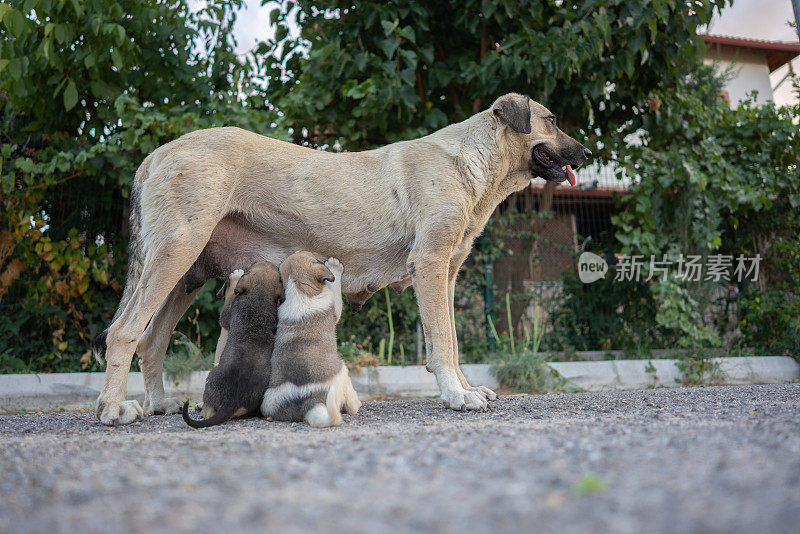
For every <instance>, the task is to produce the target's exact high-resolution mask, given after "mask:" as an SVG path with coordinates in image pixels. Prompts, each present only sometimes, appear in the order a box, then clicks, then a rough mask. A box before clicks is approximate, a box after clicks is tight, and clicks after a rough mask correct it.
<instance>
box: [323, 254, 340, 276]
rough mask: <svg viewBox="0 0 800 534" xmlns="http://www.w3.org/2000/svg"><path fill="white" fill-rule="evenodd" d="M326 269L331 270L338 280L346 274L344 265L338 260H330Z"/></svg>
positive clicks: (326, 264) (326, 263)
mask: <svg viewBox="0 0 800 534" xmlns="http://www.w3.org/2000/svg"><path fill="white" fill-rule="evenodd" d="M325 267H327V268H328V269H330V270H331V272H332V273H333V274H334V275H336V277H337V278H338V277H339V276H341V274H342V273H343V272H344V265H342V262H340V261H339V260H337V259H336V258H328V260H327V261H326V262H325Z"/></svg>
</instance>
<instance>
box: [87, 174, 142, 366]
mask: <svg viewBox="0 0 800 534" xmlns="http://www.w3.org/2000/svg"><path fill="white" fill-rule="evenodd" d="M148 167H149V162H148V161H147V159H146V160H145V161H144V162H143V163H142V164H141V165H140V166H139V169H138V170H137V171H136V180H135V181H134V185H133V188H132V189H131V196H130V205H131V214H130V218H129V219H128V228H129V235H130V240H129V241H128V270H127V275H126V277H125V289H124V290H123V291H122V298H121V299H120V301H119V306H117V311H116V313H115V314H114V318H113V319H112V320H111V323H112V324H113V323H114V321H116V320H117V317H119V315H120V314H121V313H122V311H123V310H124V309H125V306H126V305H127V304H128V301H129V300H130V299H131V296H132V295H133V291H134V290H135V289H136V285H137V284H138V283H139V278H141V276H142V268H143V266H144V258H145V253H146V251H145V250H144V247H143V243H142V240H143V238H144V236H143V235H142V207H141V203H140V202H139V196H140V193H139V189H140V188H141V183H142V182H143V181H144V180H145V179H146V178H147V168H148ZM107 336H108V328H106V329H105V330H103V332H101V333H100V335H98V336H97V337H96V338H95V339H94V343H93V344H92V349H93V352H94V358H95V360H97V363H99V364H100V365H104V363H105V357H106V348H107V344H106V337H107Z"/></svg>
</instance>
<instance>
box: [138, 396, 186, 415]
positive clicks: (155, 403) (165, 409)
mask: <svg viewBox="0 0 800 534" xmlns="http://www.w3.org/2000/svg"><path fill="white" fill-rule="evenodd" d="M182 410H183V404H182V403H181V402H179V401H178V399H175V398H173V397H161V398H160V399H149V398H148V399H145V400H144V413H145V415H171V414H174V413H181V411H182Z"/></svg>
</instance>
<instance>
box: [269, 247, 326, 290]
mask: <svg viewBox="0 0 800 534" xmlns="http://www.w3.org/2000/svg"><path fill="white" fill-rule="evenodd" d="M280 270H281V278H282V279H283V283H284V284H286V285H288V284H289V280H291V281H292V282H293V283H294V286H295V287H296V288H297V289H298V291H301V292H302V293H304V294H305V295H307V296H309V297H313V296H314V295H319V294H320V292H322V290H323V289H324V288H325V282H333V281H335V280H336V277H335V276H334V274H333V273H332V272H331V270H330V269H328V268H327V267H326V266H325V262H323V261H321V260H320V259H319V258H317V257H316V256H315V255H314V254H313V253H311V252H308V251H301V252H295V253H294V254H292V255H291V256H289V257H288V258H286V259H285V260H283V263H281V269H280Z"/></svg>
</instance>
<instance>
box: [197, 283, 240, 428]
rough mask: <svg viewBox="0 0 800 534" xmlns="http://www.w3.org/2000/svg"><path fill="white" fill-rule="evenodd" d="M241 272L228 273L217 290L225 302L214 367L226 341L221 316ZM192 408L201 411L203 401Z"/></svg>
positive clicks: (225, 331)
mask: <svg viewBox="0 0 800 534" xmlns="http://www.w3.org/2000/svg"><path fill="white" fill-rule="evenodd" d="M243 274H244V271H243V270H241V269H236V270H235V271H233V272H232V273H231V274H230V275H228V279H227V280H225V283H224V284H223V285H222V288H221V289H220V290H219V291H217V298H218V299H225V304H223V305H222V312H221V313H220V315H219V317H220V326H221V327H222V328H221V330H220V333H219V339H218V340H217V349H216V350H215V351H214V367H216V366H217V365H219V358H220V356H222V351H223V350H225V343H226V342H227V341H228V329H227V328H225V326H224V325H223V324H222V317H223V316H225V314H226V311H225V310H228V309H230V307H231V302H233V297H234V296H235V294H234V291H235V290H236V284H237V283H238V282H239V279H240V278H241V277H242V275H243ZM194 409H195V411H196V412H202V411H203V403H202V402H198V403H197V404H196V405H195V407H194Z"/></svg>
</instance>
